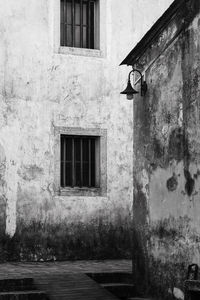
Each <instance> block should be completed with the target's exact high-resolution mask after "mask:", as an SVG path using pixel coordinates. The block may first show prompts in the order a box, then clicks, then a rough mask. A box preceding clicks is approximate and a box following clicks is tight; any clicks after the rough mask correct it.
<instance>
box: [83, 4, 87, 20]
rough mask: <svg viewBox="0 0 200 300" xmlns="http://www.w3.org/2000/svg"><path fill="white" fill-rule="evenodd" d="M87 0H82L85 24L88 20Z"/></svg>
mask: <svg viewBox="0 0 200 300" xmlns="http://www.w3.org/2000/svg"><path fill="white" fill-rule="evenodd" d="M87 6H88V5H87V2H83V25H87V24H88V21H87V18H88V17H87Z"/></svg>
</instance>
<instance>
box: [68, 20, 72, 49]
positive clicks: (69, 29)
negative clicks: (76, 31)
mask: <svg viewBox="0 0 200 300" xmlns="http://www.w3.org/2000/svg"><path fill="white" fill-rule="evenodd" d="M67 46H69V47H72V46H73V44H72V26H71V25H67Z"/></svg>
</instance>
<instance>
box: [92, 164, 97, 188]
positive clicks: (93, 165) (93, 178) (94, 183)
mask: <svg viewBox="0 0 200 300" xmlns="http://www.w3.org/2000/svg"><path fill="white" fill-rule="evenodd" d="M95 178H96V170H95V164H94V163H91V186H92V187H95V185H96V180H95Z"/></svg>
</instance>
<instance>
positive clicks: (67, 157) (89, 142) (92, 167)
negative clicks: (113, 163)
mask: <svg viewBox="0 0 200 300" xmlns="http://www.w3.org/2000/svg"><path fill="white" fill-rule="evenodd" d="M99 139H100V138H99V137H95V136H72V135H61V168H60V170H61V176H60V178H61V187H80V188H81V187H91V188H93V187H99V156H100V154H99Z"/></svg>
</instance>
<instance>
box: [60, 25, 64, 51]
mask: <svg viewBox="0 0 200 300" xmlns="http://www.w3.org/2000/svg"><path fill="white" fill-rule="evenodd" d="M60 45H61V46H65V42H64V24H61V26H60Z"/></svg>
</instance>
